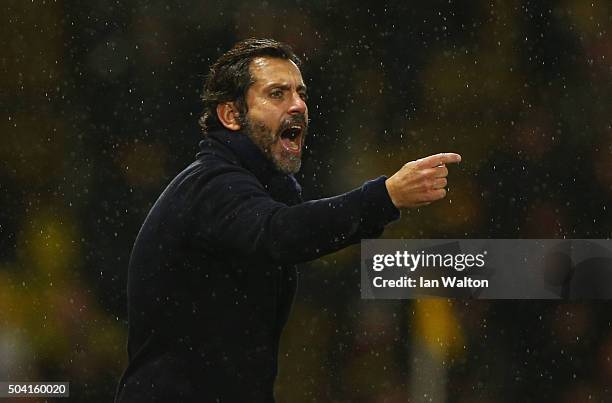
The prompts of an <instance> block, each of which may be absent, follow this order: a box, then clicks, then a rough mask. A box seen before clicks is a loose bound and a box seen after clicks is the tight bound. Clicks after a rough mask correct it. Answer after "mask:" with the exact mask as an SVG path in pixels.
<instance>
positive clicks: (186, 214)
mask: <svg viewBox="0 0 612 403" xmlns="http://www.w3.org/2000/svg"><path fill="white" fill-rule="evenodd" d="M384 181H385V177H380V178H378V179H375V180H373V181H369V182H366V183H365V184H364V185H363V186H361V187H360V188H357V189H355V190H353V191H350V192H348V193H345V194H342V195H339V196H336V197H331V198H328V199H321V200H314V201H308V202H302V200H301V188H300V186H299V184H298V183H297V182H296V180H295V179H294V177H293V176H292V175H286V174H282V173H280V172H279V171H278V170H276V169H275V168H274V165H273V164H272V163H271V162H270V161H269V160H268V159H267V158H266V157H265V155H264V154H263V153H262V152H261V151H260V150H259V149H258V148H257V146H256V145H255V144H254V143H252V142H251V140H250V139H249V138H248V137H247V136H245V135H243V134H241V133H237V132H229V131H218V132H214V133H210V134H209V135H208V136H207V137H206V138H205V140H203V141H202V142H201V143H200V152H199V153H198V155H197V159H196V161H195V162H194V163H192V164H191V165H190V166H189V167H187V168H186V169H185V170H184V171H183V172H181V173H180V174H178V175H177V176H176V178H174V179H173V180H172V182H171V183H170V184H169V185H168V187H167V188H166V189H165V190H164V192H163V193H162V194H161V196H160V197H159V199H158V200H157V202H156V203H155V204H154V206H153V207H152V209H151V211H150V212H149V215H148V216H147V218H146V220H145V222H144V224H143V226H142V228H141V230H140V232H139V234H138V237H137V239H136V243H135V245H134V249H133V251H132V256H131V259H130V263H129V272H128V316H129V318H128V319H129V339H128V354H129V365H128V368H127V369H126V371H125V372H124V374H123V377H122V379H121V381H120V384H119V388H118V391H117V396H116V401H117V402H121V403H128V402H196V401H197V402H217V401H220V402H247V401H248V402H273V401H274V398H273V393H272V391H273V384H274V379H275V377H276V373H277V351H278V344H279V339H280V335H281V331H282V329H283V326H284V325H285V323H286V322H287V317H288V315H289V310H290V308H291V303H292V300H293V297H294V295H295V290H296V284H297V278H296V268H295V264H296V263H300V262H306V261H308V260H312V259H315V258H317V257H320V256H323V255H325V254H327V253H330V252H333V251H336V250H338V249H341V248H343V247H345V246H348V245H350V244H353V243H356V242H359V240H360V239H362V238H374V237H378V236H379V235H380V234H381V233H382V231H383V229H384V226H385V225H386V224H387V223H389V222H390V221H392V220H395V219H397V218H398V217H399V211H398V210H397V209H396V208H395V207H394V206H393V204H392V203H391V200H390V198H389V195H388V193H387V190H386V187H385V184H384Z"/></svg>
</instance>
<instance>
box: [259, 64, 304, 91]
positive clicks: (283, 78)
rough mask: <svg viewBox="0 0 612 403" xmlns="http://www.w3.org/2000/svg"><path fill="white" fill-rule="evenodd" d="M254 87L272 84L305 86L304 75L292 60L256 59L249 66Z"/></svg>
mask: <svg viewBox="0 0 612 403" xmlns="http://www.w3.org/2000/svg"><path fill="white" fill-rule="evenodd" d="M249 70H250V72H251V76H252V77H253V80H254V81H255V82H254V84H253V86H265V85H267V84H272V83H278V84H281V83H284V84H293V85H295V86H297V85H303V84H304V81H303V80H302V73H301V72H300V69H299V68H298V66H296V65H295V63H293V62H292V61H291V60H286V59H279V58H276V57H256V58H254V59H253V60H252V61H251V64H249Z"/></svg>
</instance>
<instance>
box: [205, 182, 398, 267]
mask: <svg viewBox="0 0 612 403" xmlns="http://www.w3.org/2000/svg"><path fill="white" fill-rule="evenodd" d="M385 179H386V177H384V176H381V177H379V178H377V179H374V180H371V181H368V182H366V183H365V184H364V185H363V186H361V187H359V188H357V189H354V190H352V191H350V192H348V193H344V194H341V195H338V196H335V197H330V198H325V199H319V200H313V201H308V202H304V203H301V204H297V205H294V206H287V205H286V204H283V203H280V202H277V201H275V200H273V199H272V198H271V196H270V195H269V194H268V193H267V192H266V191H265V190H264V188H263V187H262V185H261V184H260V183H259V182H258V181H257V179H256V178H255V177H253V176H252V175H250V174H248V173H246V172H241V171H232V172H227V173H224V174H222V175H219V176H216V177H214V178H212V179H211V180H209V181H208V182H207V183H206V185H204V186H203V187H202V188H201V189H200V190H199V191H198V192H197V200H196V206H195V207H196V211H197V217H196V221H197V223H196V226H197V227H198V228H196V231H195V232H196V233H197V234H199V237H198V238H199V239H198V240H197V241H201V242H204V243H205V244H206V245H208V246H209V247H212V249H213V250H214V251H215V253H224V254H232V255H234V256H243V257H247V258H248V257H252V258H254V259H264V260H271V261H275V262H279V263H299V262H305V261H308V260H312V259H315V258H317V257H320V256H323V255H325V254H328V253H330V252H334V251H337V250H339V249H342V248H344V247H346V246H348V245H350V244H353V243H357V242H359V241H360V239H363V238H375V237H378V236H380V235H381V234H382V232H383V230H384V226H385V225H386V224H388V223H389V222H391V221H393V220H396V219H398V218H399V215H400V214H399V211H398V210H397V209H396V208H395V206H394V205H393V203H392V202H391V199H390V198H389V194H388V193H387V189H386V186H385Z"/></svg>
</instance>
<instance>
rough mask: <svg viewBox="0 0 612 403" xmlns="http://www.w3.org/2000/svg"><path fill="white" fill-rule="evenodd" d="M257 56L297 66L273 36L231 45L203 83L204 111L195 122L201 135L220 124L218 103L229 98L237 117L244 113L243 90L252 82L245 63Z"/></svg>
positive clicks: (298, 64)
mask: <svg viewBox="0 0 612 403" xmlns="http://www.w3.org/2000/svg"><path fill="white" fill-rule="evenodd" d="M261 56H269V57H276V58H280V59H287V60H291V61H293V62H294V63H295V64H296V65H297V66H298V67H299V66H300V65H301V61H300V59H299V58H298V57H297V56H296V54H295V53H293V50H292V49H291V47H290V46H289V45H287V44H285V43H282V42H278V41H275V40H274V39H255V38H250V39H245V40H243V41H240V42H238V43H237V44H235V45H234V47H233V48H232V49H230V50H229V51H227V52H225V53H224V54H223V55H221V57H219V59H217V61H216V62H215V63H214V64H213V65H212V67H211V68H210V73H209V74H208V77H207V79H206V83H205V84H204V91H203V93H202V101H204V113H203V114H202V116H201V117H200V120H199V123H200V126H202V130H203V131H204V133H205V134H206V133H208V132H209V131H212V130H216V129H219V128H222V127H223V126H222V124H221V122H220V121H219V118H218V117H217V105H219V104H220V103H223V102H228V101H232V102H234V103H235V104H236V108H237V109H238V112H239V113H240V115H241V116H244V115H245V114H246V112H247V105H246V99H245V96H246V92H247V90H248V89H249V87H250V86H251V85H252V84H253V83H254V80H253V77H252V76H251V72H250V69H249V66H250V64H251V61H252V60H253V59H254V58H256V57H261Z"/></svg>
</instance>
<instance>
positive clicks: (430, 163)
mask: <svg viewBox="0 0 612 403" xmlns="http://www.w3.org/2000/svg"><path fill="white" fill-rule="evenodd" d="M456 162H461V156H460V155H459V154H455V153H440V154H434V155H430V156H429V157H424V158H421V159H419V160H418V161H417V163H418V164H419V166H420V167H421V168H434V167H437V166H440V165H444V164H453V163H456Z"/></svg>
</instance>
